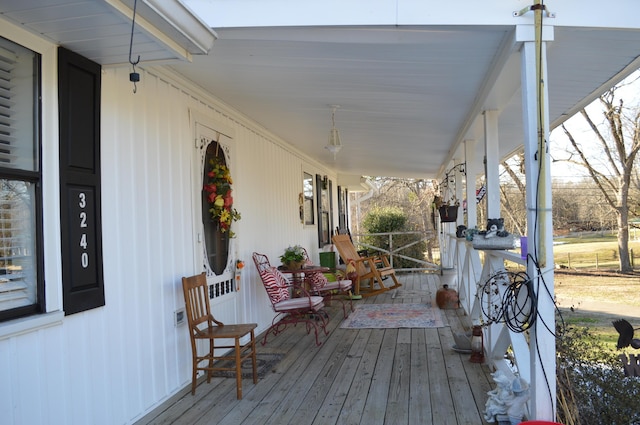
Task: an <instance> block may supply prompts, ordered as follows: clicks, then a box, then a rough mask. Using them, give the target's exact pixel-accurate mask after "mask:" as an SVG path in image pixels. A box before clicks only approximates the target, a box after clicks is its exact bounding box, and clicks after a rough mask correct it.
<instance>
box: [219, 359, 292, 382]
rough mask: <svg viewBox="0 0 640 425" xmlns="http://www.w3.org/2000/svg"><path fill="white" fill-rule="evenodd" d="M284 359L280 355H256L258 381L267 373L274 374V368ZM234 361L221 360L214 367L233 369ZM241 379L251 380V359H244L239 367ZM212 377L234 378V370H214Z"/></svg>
mask: <svg viewBox="0 0 640 425" xmlns="http://www.w3.org/2000/svg"><path fill="white" fill-rule="evenodd" d="M283 357H284V354H282V353H258V354H257V355H256V368H257V370H258V379H262V378H264V377H265V375H266V374H267V373H269V372H275V370H274V369H275V367H276V366H277V364H278V363H280V360H282V358H283ZM234 364H235V361H233V360H222V361H220V362H218V363H217V364H216V365H215V367H234ZM241 370H242V378H243V379H253V368H252V367H251V359H246V360H245V361H243V362H242V365H241ZM213 376H219V377H223V378H235V377H236V371H235V370H216V371H214V372H213Z"/></svg>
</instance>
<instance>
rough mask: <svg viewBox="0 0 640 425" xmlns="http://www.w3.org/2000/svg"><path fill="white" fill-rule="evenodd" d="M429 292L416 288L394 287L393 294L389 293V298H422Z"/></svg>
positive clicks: (429, 293) (427, 295)
mask: <svg viewBox="0 0 640 425" xmlns="http://www.w3.org/2000/svg"><path fill="white" fill-rule="evenodd" d="M430 296H431V292H429V291H421V290H417V289H402V288H398V289H396V290H395V291H394V292H393V294H391V298H393V299H396V298H423V297H430Z"/></svg>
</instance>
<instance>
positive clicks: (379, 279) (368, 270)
mask: <svg viewBox="0 0 640 425" xmlns="http://www.w3.org/2000/svg"><path fill="white" fill-rule="evenodd" d="M333 244H334V246H335V247H336V249H337V250H338V253H340V257H341V258H342V261H344V262H345V264H348V263H349V260H353V261H354V263H355V267H356V272H357V277H356V281H355V282H354V287H355V289H354V291H355V294H356V295H362V296H365V297H366V296H371V295H376V294H379V293H382V292H385V291H388V290H389V289H394V288H398V287H400V286H402V284H401V283H400V282H398V279H397V278H396V271H395V270H394V269H393V267H391V265H390V264H389V258H388V256H387V255H373V256H367V257H361V256H360V255H359V254H358V251H357V250H356V247H355V246H354V245H353V243H352V242H351V238H350V236H349V235H348V234H342V235H340V234H338V235H333ZM387 276H388V277H390V278H391V279H392V280H393V286H390V287H387V286H386V285H385V284H384V282H383V279H384V278H385V277H387ZM364 281H368V285H367V286H364V285H363V284H362V282H364Z"/></svg>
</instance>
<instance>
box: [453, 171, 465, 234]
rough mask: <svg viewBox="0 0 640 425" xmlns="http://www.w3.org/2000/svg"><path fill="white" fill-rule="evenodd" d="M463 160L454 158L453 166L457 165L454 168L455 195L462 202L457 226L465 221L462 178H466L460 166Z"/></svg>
mask: <svg viewBox="0 0 640 425" xmlns="http://www.w3.org/2000/svg"><path fill="white" fill-rule="evenodd" d="M462 162H463V161H462V160H461V159H460V158H453V166H454V167H455V169H454V170H453V172H454V174H453V175H454V178H455V180H456V183H455V188H456V190H455V193H454V195H455V196H456V199H457V200H458V202H460V206H459V207H458V219H457V220H456V226H457V225H458V224H463V223H464V219H463V215H464V208H463V206H462V200H463V199H464V197H463V196H462V193H463V192H462V180H463V179H464V174H463V173H462V169H461V168H460V163H462Z"/></svg>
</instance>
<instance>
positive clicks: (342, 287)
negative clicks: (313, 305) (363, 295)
mask: <svg viewBox="0 0 640 425" xmlns="http://www.w3.org/2000/svg"><path fill="white" fill-rule="evenodd" d="M322 289H323V290H325V291H333V290H336V289H337V290H338V291H341V292H346V291H348V290H350V289H351V281H350V280H336V281H335V282H327V284H326V285H325V286H324V287H323V288H322Z"/></svg>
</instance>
